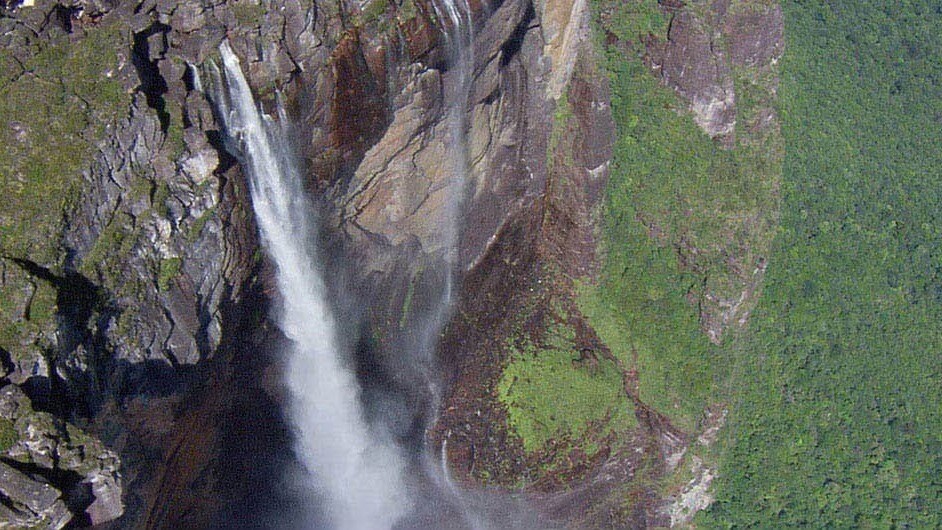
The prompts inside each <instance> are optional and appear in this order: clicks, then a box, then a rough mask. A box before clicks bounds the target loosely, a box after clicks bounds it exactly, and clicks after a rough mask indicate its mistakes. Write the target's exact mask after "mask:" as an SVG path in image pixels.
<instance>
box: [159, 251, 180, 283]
mask: <svg viewBox="0 0 942 530" xmlns="http://www.w3.org/2000/svg"><path fill="white" fill-rule="evenodd" d="M181 266H183V260H182V259H180V258H166V259H162V260H160V268H159V270H158V272H157V288H158V289H160V290H161V291H167V290H169V289H170V282H172V281H173V280H174V278H176V277H177V276H178V275H179V274H180V267H181Z"/></svg>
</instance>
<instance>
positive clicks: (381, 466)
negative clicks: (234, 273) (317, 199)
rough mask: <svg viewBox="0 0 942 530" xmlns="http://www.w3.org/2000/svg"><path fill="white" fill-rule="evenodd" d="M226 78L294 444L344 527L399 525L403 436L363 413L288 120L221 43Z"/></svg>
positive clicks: (220, 83)
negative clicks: (270, 297) (268, 281)
mask: <svg viewBox="0 0 942 530" xmlns="http://www.w3.org/2000/svg"><path fill="white" fill-rule="evenodd" d="M219 51H220V52H221V54H222V61H223V67H224V70H225V77H224V80H223V76H222V75H220V74H219V72H218V70H217V71H216V72H215V75H214V77H215V78H216V83H215V85H216V86H215V87H213V94H212V96H213V99H214V102H215V104H216V106H217V108H218V110H219V113H220V115H221V119H222V121H223V124H224V126H225V130H226V133H227V135H228V136H229V137H230V139H231V140H232V141H233V143H234V144H235V145H234V146H233V147H234V148H235V150H236V151H237V156H238V158H239V160H240V162H241V163H242V166H243V169H244V170H245V172H246V173H247V174H248V177H249V183H250V189H251V196H252V205H253V208H254V210H255V216H256V219H257V222H258V226H259V229H260V232H261V236H262V241H263V244H264V248H265V250H266V251H267V253H268V255H269V256H270V257H271V259H272V260H273V261H274V263H275V265H276V266H277V282H278V290H279V292H280V294H281V307H280V314H279V315H278V321H279V325H280V327H281V330H282V331H283V332H284V334H285V336H286V337H287V338H288V339H289V342H290V344H289V346H288V348H289V351H288V352H287V353H288V355H287V359H288V366H287V374H286V380H287V386H288V390H289V392H290V405H289V416H290V418H291V421H292V423H293V426H294V428H295V430H296V440H297V441H296V451H297V453H298V456H299V457H300V459H301V461H302V463H303V465H304V466H305V468H306V469H307V471H308V472H309V473H310V474H311V475H312V476H313V481H312V485H313V486H314V487H315V488H316V489H317V490H318V491H319V493H320V494H321V495H323V497H324V498H325V499H326V504H327V506H326V507H325V511H326V517H327V519H328V520H329V524H330V525H331V526H332V527H333V528H336V529H339V530H347V529H350V530H382V529H389V528H392V527H393V526H394V525H395V524H396V522H397V521H398V520H400V519H401V518H402V517H403V516H405V515H406V514H407V513H408V512H409V511H410V510H411V504H412V500H411V499H410V497H409V495H408V494H407V493H406V489H405V488H404V486H403V484H404V475H405V473H406V470H405V461H404V459H403V457H402V455H401V454H400V450H399V448H398V447H397V446H396V444H395V443H394V442H392V441H390V440H389V439H388V436H386V435H384V433H382V432H377V431H376V430H375V429H371V428H370V426H369V425H368V424H367V423H366V421H365V420H364V415H363V411H362V410H361V408H362V407H361V404H360V395H359V394H360V389H359V386H358V384H357V381H356V377H355V376H354V374H353V373H352V372H351V371H350V370H349V369H348V368H347V367H346V366H345V363H344V355H342V352H341V351H340V349H339V347H338V344H339V341H338V340H337V337H336V326H335V322H334V317H333V315H332V314H331V311H330V308H329V306H328V304H327V299H326V294H325V292H326V289H325V285H324V280H323V278H322V277H321V275H320V272H319V271H318V269H317V267H316V266H315V264H317V263H318V256H317V249H316V248H315V245H314V244H312V243H311V236H312V234H313V233H314V232H315V231H316V228H317V227H316V226H315V224H316V223H315V220H314V217H313V216H312V215H311V205H310V204H309V201H308V200H307V198H306V197H305V193H304V191H303V189H302V185H301V175H300V172H299V170H298V165H297V163H296V162H295V160H294V159H293V157H292V155H291V150H290V148H289V147H288V146H289V142H288V136H287V134H286V133H287V131H286V120H285V117H284V112H283V111H282V110H281V109H280V106H279V113H280V116H279V118H280V119H279V120H278V121H277V122H276V121H274V120H272V119H271V118H270V117H268V116H267V115H265V114H264V113H262V111H261V109H260V107H259V106H258V105H257V104H256V103H255V100H254V99H253V97H252V93H251V90H250V89H249V86H248V83H247V82H246V80H245V77H244V76H243V74H242V69H241V67H240V64H239V60H238V58H237V57H236V56H235V54H234V53H233V52H232V49H231V48H230V47H229V44H228V43H227V42H223V43H222V45H221V46H220V48H219Z"/></svg>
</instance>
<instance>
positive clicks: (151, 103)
mask: <svg viewBox="0 0 942 530" xmlns="http://www.w3.org/2000/svg"><path fill="white" fill-rule="evenodd" d="M168 31H170V26H168V25H166V24H161V23H159V22H155V23H153V24H151V25H150V26H149V27H148V28H147V29H145V30H143V31H139V32H137V33H135V34H134V44H133V46H132V47H131V52H132V53H131V60H132V62H133V63H134V69H135V70H136V71H137V76H138V78H139V79H140V80H141V84H140V85H139V86H138V90H140V91H141V92H143V93H144V96H145V97H146V98H147V106H148V107H150V108H152V109H154V110H155V111H156V112H157V119H158V120H159V121H160V130H161V132H163V133H164V134H166V133H167V130H168V128H169V127H170V113H169V112H167V102H166V101H165V100H164V94H166V93H167V82H166V80H164V78H163V76H162V75H160V68H158V66H157V62H158V59H151V50H150V42H149V39H150V38H151V37H152V36H154V35H158V34H165V33H167V32H168Z"/></svg>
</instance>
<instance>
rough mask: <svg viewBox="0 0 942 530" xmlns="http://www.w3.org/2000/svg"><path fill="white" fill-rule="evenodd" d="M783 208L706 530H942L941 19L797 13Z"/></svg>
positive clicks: (904, 5)
mask: <svg viewBox="0 0 942 530" xmlns="http://www.w3.org/2000/svg"><path fill="white" fill-rule="evenodd" d="M783 6H784V8H785V16H786V18H785V22H786V24H785V28H786V35H787V36H788V51H787V53H786V54H785V58H784V60H783V64H782V72H783V74H782V87H781V100H780V102H781V109H782V116H783V122H784V123H783V132H784V136H785V144H786V150H785V153H786V154H785V162H784V164H785V165H784V175H783V188H782V190H783V197H782V199H783V209H782V223H781V230H780V231H779V232H778V234H777V236H776V242H775V246H774V251H773V254H772V257H771V263H772V264H771V265H770V267H769V276H768V283H767V284H766V287H765V293H764V295H763V299H762V301H761V302H760V305H759V308H758V309H757V311H756V312H755V314H754V315H753V320H752V324H751V326H752V329H751V331H750V332H749V333H748V334H747V335H746V336H744V337H742V338H741V339H740V340H739V341H738V343H737V344H736V345H735V346H734V347H733V355H734V356H735V357H736V364H735V366H734V368H733V375H732V378H731V384H730V386H731V388H732V390H731V392H732V397H733V412H732V421H731V423H730V429H729V431H728V433H727V435H726V442H725V443H726V446H727V447H726V454H725V455H724V456H723V464H722V466H721V467H720V477H721V478H720V481H719V484H718V488H717V494H718V502H717V503H716V505H715V506H714V507H713V508H712V510H711V511H710V512H709V513H708V514H707V516H706V517H705V518H704V523H705V525H704V526H719V527H729V526H735V527H743V526H774V527H783V526H812V527H822V526H829V527H838V528H848V527H856V528H934V527H938V526H939V525H940V524H942V514H940V512H939V506H940V501H942V480H940V477H942V395H940V392H939V389H940V388H942V355H940V352H942V330H940V328H939V322H940V317H942V225H940V219H939V215H940V212H942V193H940V189H942V150H940V148H939V146H940V145H942V33H940V32H939V27H940V25H942V7H940V6H939V4H938V3H937V2H932V1H908V2H879V1H869V2H828V3H821V2H798V1H787V2H784V3H783Z"/></svg>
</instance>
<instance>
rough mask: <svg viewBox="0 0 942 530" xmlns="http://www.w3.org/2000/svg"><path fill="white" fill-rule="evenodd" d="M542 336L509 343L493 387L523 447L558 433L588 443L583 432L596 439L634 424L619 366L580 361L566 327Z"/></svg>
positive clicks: (532, 446)
mask: <svg viewBox="0 0 942 530" xmlns="http://www.w3.org/2000/svg"><path fill="white" fill-rule="evenodd" d="M546 335H547V336H546V337H545V338H544V339H545V340H544V344H540V345H537V344H534V343H533V342H532V341H530V340H529V339H525V338H519V339H517V341H516V343H513V344H511V345H510V349H511V352H512V353H511V361H510V363H509V364H508V365H507V367H506V368H505V369H504V371H503V373H502V376H501V380H500V382H499V383H498V385H497V392H498V398H499V399H500V401H501V402H502V403H504V404H505V405H506V406H507V411H508V415H509V423H510V427H511V428H512V429H513V431H514V432H515V433H516V434H517V435H519V436H520V438H521V440H522V441H523V448H524V450H525V451H526V452H528V453H532V452H534V451H537V450H539V449H541V448H543V446H544V445H545V444H546V443H547V442H549V441H550V440H553V439H556V438H558V437H562V436H564V437H569V438H571V439H573V440H579V441H580V442H582V441H586V442H588V440H586V439H585V438H586V437H587V436H588V437H589V438H594V439H601V438H604V437H605V436H606V435H608V434H609V433H611V432H625V431H627V430H628V429H629V428H631V427H632V426H634V423H635V421H636V420H635V417H634V409H633V407H632V405H631V403H630V402H629V401H628V399H627V396H625V393H624V390H623V389H622V380H621V373H620V372H619V371H618V369H617V368H616V367H615V366H613V365H612V363H611V362H607V361H597V360H582V361H580V360H579V357H580V355H579V352H578V351H577V350H576V349H575V348H574V347H573V339H574V333H573V331H572V330H571V329H570V328H568V327H566V326H559V328H558V329H554V330H551V331H549V332H547V334H546ZM590 426H591V429H590ZM589 435H590V436H589ZM590 445H591V444H588V443H587V444H586V451H587V453H588V452H589V450H590V449H591V448H592V447H590ZM597 448H598V447H597V446H595V449H596V450H597Z"/></svg>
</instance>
